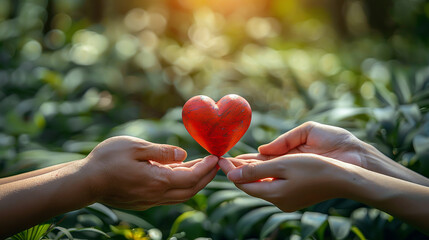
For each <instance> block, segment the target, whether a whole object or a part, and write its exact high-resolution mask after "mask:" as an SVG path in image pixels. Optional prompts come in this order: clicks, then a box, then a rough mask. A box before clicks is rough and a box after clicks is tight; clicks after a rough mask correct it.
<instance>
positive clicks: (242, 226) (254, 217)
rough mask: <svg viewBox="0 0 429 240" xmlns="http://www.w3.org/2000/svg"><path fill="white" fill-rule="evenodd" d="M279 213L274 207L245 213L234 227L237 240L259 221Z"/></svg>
mask: <svg viewBox="0 0 429 240" xmlns="http://www.w3.org/2000/svg"><path fill="white" fill-rule="evenodd" d="M279 212H281V210H280V209H278V208H277V207H274V206H268V207H260V208H257V209H255V210H252V211H250V212H248V213H246V214H245V215H244V216H242V217H241V218H240V220H239V221H238V222H237V225H236V226H235V228H236V231H237V233H238V236H239V239H243V237H244V236H245V235H246V233H247V232H249V231H250V230H251V228H252V227H253V226H254V225H255V224H256V223H257V222H260V221H263V220H265V219H266V218H267V217H268V216H270V215H272V214H274V213H279Z"/></svg>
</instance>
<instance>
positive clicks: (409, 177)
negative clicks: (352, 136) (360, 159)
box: [363, 143, 429, 187]
mask: <svg viewBox="0 0 429 240" xmlns="http://www.w3.org/2000/svg"><path fill="white" fill-rule="evenodd" d="M364 149H365V150H364V152H363V156H364V158H365V160H366V163H367V166H366V167H365V168H367V169H368V170H371V171H374V172H378V173H381V174H384V175H387V176H391V177H394V178H399V179H402V180H405V181H408V182H413V183H416V184H420V185H423V186H426V187H429V179H428V178H426V177H424V176H422V175H420V174H418V173H416V172H414V171H412V170H410V169H408V168H406V167H404V166H403V165H401V164H399V163H397V162H395V161H393V160H392V159H390V158H388V157H387V156H385V155H384V154H382V153H381V152H380V151H378V150H377V149H376V148H374V147H373V146H371V145H369V144H367V143H364Z"/></svg>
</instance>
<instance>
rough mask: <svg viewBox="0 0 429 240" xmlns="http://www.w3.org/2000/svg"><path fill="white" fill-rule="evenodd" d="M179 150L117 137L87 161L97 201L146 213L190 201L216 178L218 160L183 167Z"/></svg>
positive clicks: (96, 151)
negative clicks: (166, 205) (149, 209)
mask: <svg viewBox="0 0 429 240" xmlns="http://www.w3.org/2000/svg"><path fill="white" fill-rule="evenodd" d="M185 158H186V152H185V151H184V150H183V149H181V148H178V147H174V146H169V145H161V144H154V143H150V142H147V141H144V140H141V139H138V138H133V137H114V138H110V139H108V140H106V141H104V142H102V143H101V144H99V145H98V146H97V147H96V148H95V149H94V150H93V151H92V152H91V153H90V154H89V156H88V157H87V158H86V159H85V160H86V167H87V168H88V169H90V174H91V175H92V176H93V177H92V182H93V186H92V188H93V192H94V193H96V201H99V202H102V203H105V204H107V205H110V206H113V207H118V208H125V209H134V210H144V209H147V208H149V207H152V206H156V205H164V204H175V203H180V202H184V201H186V200H188V199H189V198H191V197H192V196H194V195H195V194H196V193H197V192H198V191H200V190H201V189H202V188H203V187H204V186H206V185H207V184H208V183H209V182H210V181H211V180H212V179H213V178H214V176H215V175H216V172H217V170H218V169H217V167H216V163H217V161H218V158H217V157H215V156H208V157H206V158H204V159H198V160H194V161H191V162H185V163H182V161H183V160H184V159H185Z"/></svg>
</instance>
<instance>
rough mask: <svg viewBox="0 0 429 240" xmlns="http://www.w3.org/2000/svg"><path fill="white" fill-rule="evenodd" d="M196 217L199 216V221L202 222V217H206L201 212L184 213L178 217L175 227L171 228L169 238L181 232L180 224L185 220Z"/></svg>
mask: <svg viewBox="0 0 429 240" xmlns="http://www.w3.org/2000/svg"><path fill="white" fill-rule="evenodd" d="M195 216H198V219H200V220H201V217H202V218H203V219H204V218H205V215H204V214H203V213H202V212H200V211H188V212H184V213H182V214H181V215H180V216H179V217H177V218H176V220H175V221H174V223H173V226H171V230H170V236H169V237H168V238H171V237H173V235H174V234H176V233H177V231H178V230H179V227H180V224H182V223H183V222H184V221H185V220H187V219H189V218H192V217H195Z"/></svg>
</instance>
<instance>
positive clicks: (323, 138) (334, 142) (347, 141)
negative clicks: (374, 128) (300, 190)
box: [237, 122, 429, 186]
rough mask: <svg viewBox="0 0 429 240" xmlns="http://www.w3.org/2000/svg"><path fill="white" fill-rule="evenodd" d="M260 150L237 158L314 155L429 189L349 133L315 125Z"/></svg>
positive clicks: (300, 128)
mask: <svg viewBox="0 0 429 240" xmlns="http://www.w3.org/2000/svg"><path fill="white" fill-rule="evenodd" d="M258 150H259V154H244V155H241V156H238V157H237V158H240V159H259V160H267V159H272V158H276V157H279V156H283V155H285V154H296V153H313V154H318V155H321V156H324V157H329V158H333V159H337V160H340V161H343V162H346V163H350V164H354V165H356V166H359V167H363V168H365V169H367V170H370V171H374V172H377V173H381V174H384V175H388V176H392V177H396V178H399V179H403V180H406V181H410V182H414V183H418V184H421V185H425V186H429V180H428V179H427V178H425V177H423V176H421V175H419V174H417V173H415V172H413V171H411V170H410V169H408V168H406V167H404V166H402V165H400V164H398V163H397V162H395V161H393V160H392V159H390V158H388V157H386V156H385V155H383V154H382V153H381V152H380V151H378V150H377V149H376V148H374V147H373V146H371V145H369V144H367V143H365V142H363V141H361V140H359V139H358V138H356V137H355V136H354V135H353V134H351V133H350V132H348V131H347V130H345V129H342V128H338V127H333V126H328V125H324V124H320V123H316V122H307V123H304V124H302V125H300V126H298V127H296V128H294V129H292V130H291V131H289V132H287V133H285V134H283V135H281V136H280V137H278V138H277V139H275V140H274V141H272V142H271V143H268V144H266V145H262V146H260V147H259V149H258Z"/></svg>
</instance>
